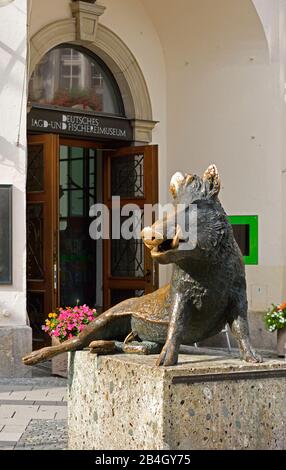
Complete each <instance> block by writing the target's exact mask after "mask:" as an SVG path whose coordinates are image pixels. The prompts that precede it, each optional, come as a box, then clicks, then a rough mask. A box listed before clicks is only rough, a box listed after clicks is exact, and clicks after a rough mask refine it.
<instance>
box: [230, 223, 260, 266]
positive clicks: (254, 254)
mask: <svg viewBox="0 0 286 470" xmlns="http://www.w3.org/2000/svg"><path fill="white" fill-rule="evenodd" d="M229 221H230V223H231V225H232V228H233V233H234V237H235V239H236V241H237V243H238V246H239V248H240V249H241V252H242V254H243V258H244V262H245V264H258V216H257V215H231V216H229Z"/></svg>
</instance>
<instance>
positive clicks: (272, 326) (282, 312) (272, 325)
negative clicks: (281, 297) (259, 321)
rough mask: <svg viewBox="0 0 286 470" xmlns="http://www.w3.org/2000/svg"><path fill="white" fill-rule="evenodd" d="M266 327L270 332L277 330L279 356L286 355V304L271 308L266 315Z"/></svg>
mask: <svg viewBox="0 0 286 470" xmlns="http://www.w3.org/2000/svg"><path fill="white" fill-rule="evenodd" d="M264 320H265V325H266V328H267V329H268V331H271V332H274V331H276V330H277V354H278V356H281V357H285V355H286V302H285V303H283V304H281V305H274V304H272V306H271V307H270V308H269V310H268V312H267V313H266V315H265V318H264Z"/></svg>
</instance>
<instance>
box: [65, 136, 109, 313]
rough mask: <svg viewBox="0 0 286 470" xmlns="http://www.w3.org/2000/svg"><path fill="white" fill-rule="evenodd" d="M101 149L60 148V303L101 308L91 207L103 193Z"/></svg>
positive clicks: (67, 146) (96, 243) (98, 267)
mask: <svg viewBox="0 0 286 470" xmlns="http://www.w3.org/2000/svg"><path fill="white" fill-rule="evenodd" d="M101 154H102V151H101V150H100V149H95V148H89V147H86V146H81V144H80V143H79V144H78V146H77V144H73V145H68V144H67V145H60V188H59V195H60V204H59V207H60V214H59V228H60V232H59V251H60V302H61V306H63V307H64V306H74V305H77V304H78V305H82V304H87V305H89V306H90V307H97V308H98V307H99V308H100V306H101V305H100V304H101V302H100V293H101V286H100V285H99V280H98V279H99V277H100V275H99V276H97V272H98V271H99V269H100V270H101V265H99V263H98V259H97V251H98V242H96V241H94V240H92V239H91V238H90V235H89V225H90V222H91V220H90V217H89V210H90V207H91V206H92V205H93V204H95V203H96V202H97V200H98V197H99V192H100V190H101V183H100V182H101V156H102V155H101Z"/></svg>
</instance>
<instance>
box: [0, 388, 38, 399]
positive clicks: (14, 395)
mask: <svg viewBox="0 0 286 470" xmlns="http://www.w3.org/2000/svg"><path fill="white" fill-rule="evenodd" d="M27 393H31V392H29V391H28V390H13V392H11V395H10V396H9V400H10V399H11V400H25V398H26V395H27ZM1 399H2V398H1V394H0V400H1Z"/></svg>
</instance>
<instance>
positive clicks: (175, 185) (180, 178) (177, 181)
mask: <svg viewBox="0 0 286 470" xmlns="http://www.w3.org/2000/svg"><path fill="white" fill-rule="evenodd" d="M184 180H185V177H184V175H183V174H182V173H180V172H177V173H175V174H174V175H173V176H172V179H171V182H170V193H171V194H172V196H173V198H174V199H176V197H177V195H178V191H179V187H180V186H181V184H182V183H183V182H184Z"/></svg>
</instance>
